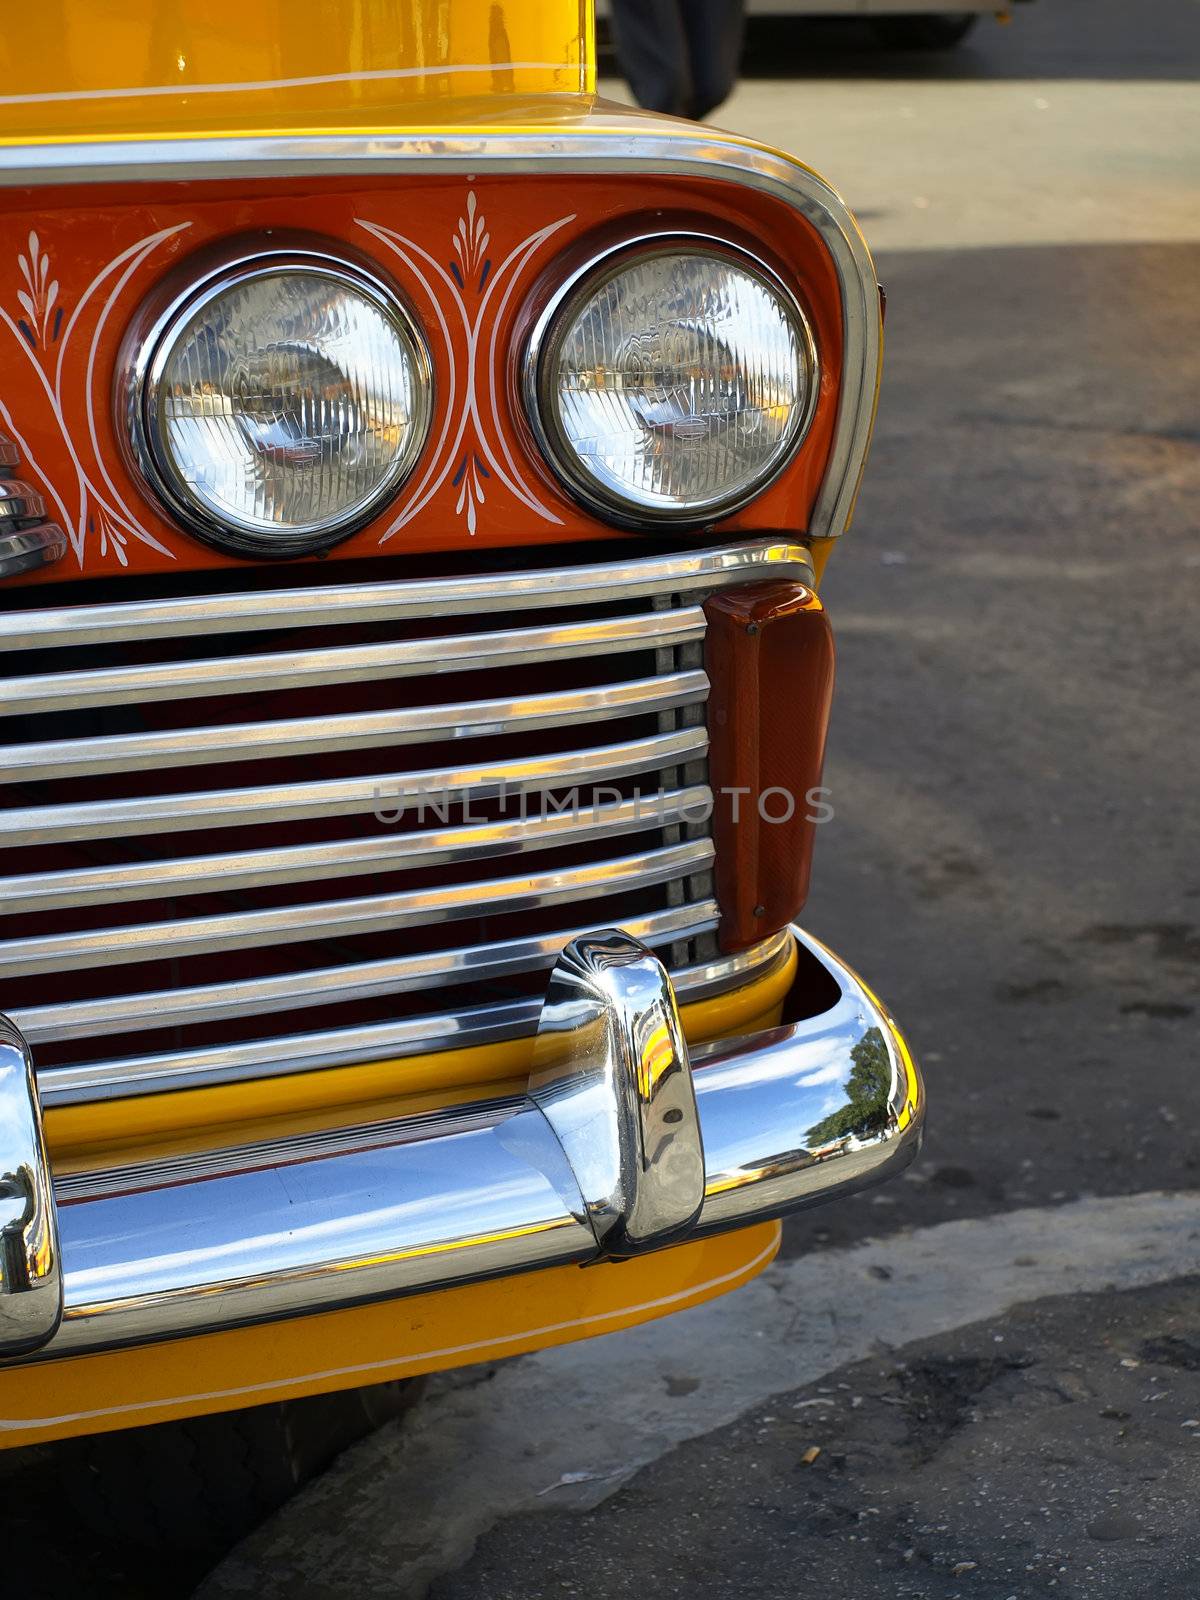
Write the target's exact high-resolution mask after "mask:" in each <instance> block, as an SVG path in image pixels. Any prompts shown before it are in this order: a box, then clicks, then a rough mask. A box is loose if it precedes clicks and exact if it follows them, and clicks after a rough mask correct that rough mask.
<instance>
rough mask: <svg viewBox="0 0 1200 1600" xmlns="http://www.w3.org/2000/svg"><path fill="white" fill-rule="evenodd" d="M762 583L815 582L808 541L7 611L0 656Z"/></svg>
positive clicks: (0, 629) (1, 623)
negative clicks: (468, 574)
mask: <svg viewBox="0 0 1200 1600" xmlns="http://www.w3.org/2000/svg"><path fill="white" fill-rule="evenodd" d="M765 578H772V579H774V578H778V579H790V580H792V581H794V582H797V583H809V584H811V583H812V581H813V567H812V558H811V556H810V555H809V553H808V551H807V550H806V549H805V548H804V546H803V545H800V544H795V543H794V542H792V541H790V540H788V539H785V538H767V539H754V540H749V541H747V542H746V543H745V544H734V545H717V546H715V547H711V548H708V549H700V550H683V551H679V552H677V553H675V554H672V555H658V554H654V553H653V552H649V551H648V552H647V553H646V554H645V555H637V556H631V557H627V558H625V559H623V560H619V561H602V562H598V563H591V564H589V565H587V566H579V567H551V568H544V567H536V568H528V567H526V568H522V569H521V570H520V571H518V572H488V573H484V574H482V575H481V576H478V577H466V578H403V579H400V580H399V581H398V582H393V583H350V582H347V583H345V584H340V585H339V584H332V585H328V586H326V587H323V588H316V589H271V590H257V591H252V592H249V593H242V594H214V595H191V596H188V595H181V596H178V597H175V598H172V599H170V600H131V601H128V602H117V603H116V604H111V605H83V606H61V607H53V608H50V609H47V610H38V611H19V612H8V613H5V614H4V615H0V650H33V649H40V648H47V647H50V646H53V645H83V644H110V643H118V642H121V643H123V642H125V641H126V640H135V639H136V640H142V639H167V638H184V637H187V636H190V635H193V634H205V633H224V632H229V633H256V632H267V631H270V630H272V629H277V628H288V629H291V628H326V627H343V626H345V625H346V624H349V623H357V622H382V621H390V620H400V621H406V622H408V621H418V620H420V619H422V618H426V617H442V616H479V615H487V614H489V613H491V612H501V613H510V612H514V611H535V610H536V611H540V610H545V609H548V608H550V607H555V608H560V607H564V606H591V605H607V604H611V603H613V602H619V601H627V600H635V599H638V598H640V597H642V596H646V595H656V594H681V595H688V594H694V593H695V592H696V591H698V590H700V591H706V590H709V589H714V588H718V589H719V588H725V587H727V586H729V585H731V584H736V583H758V582H761V581H762V580H763V579H765Z"/></svg>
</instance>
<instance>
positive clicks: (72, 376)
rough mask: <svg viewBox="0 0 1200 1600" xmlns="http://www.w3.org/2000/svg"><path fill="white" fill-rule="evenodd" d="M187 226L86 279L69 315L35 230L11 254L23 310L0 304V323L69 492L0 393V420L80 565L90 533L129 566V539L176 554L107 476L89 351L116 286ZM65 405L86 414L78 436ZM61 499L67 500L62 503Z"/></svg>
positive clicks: (141, 244) (146, 242)
mask: <svg viewBox="0 0 1200 1600" xmlns="http://www.w3.org/2000/svg"><path fill="white" fill-rule="evenodd" d="M190 226H191V224H190V223H188V222H181V223H177V224H176V225H175V226H174V227H171V228H162V229H160V230H159V231H158V232H157V233H152V234H149V235H147V237H146V238H144V239H139V240H138V241H137V243H136V244H132V245H130V246H129V248H128V249H127V250H123V251H122V252H121V253H120V255H118V256H114V257H113V259H112V260H111V261H109V262H107V263H106V264H105V265H104V266H103V267H102V268H101V270H100V271H99V272H98V273H97V274H96V275H95V277H94V278H93V279H92V281H91V282H90V283H89V284H88V285H87V287H86V288H85V289H84V291H83V293H82V294H81V295H80V296H79V298H78V300H77V301H76V302H75V305H74V308H73V310H72V311H71V312H70V314H69V315H66V306H65V304H64V301H63V299H62V298H61V297H60V292H59V279H58V278H57V277H54V278H51V276H50V255H49V252H48V251H47V250H46V249H45V248H44V247H43V245H42V242H41V241H40V240H39V238H38V236H37V234H36V233H33V232H31V233H30V235H29V238H28V241H27V247H26V249H24V250H21V251H19V252H18V256H17V266H18V268H19V270H20V273H21V278H22V280H23V281H24V283H25V285H26V287H25V288H24V289H18V291H17V302H18V304H19V306H20V309H21V311H22V312H23V313H24V315H22V316H16V317H14V316H13V315H12V314H11V313H10V312H9V310H8V309H7V308H6V307H4V306H0V326H3V327H5V328H7V329H8V331H9V333H10V334H11V335H12V337H13V341H14V342H15V344H16V345H17V347H18V349H20V350H21V351H22V353H23V355H24V357H25V359H26V360H27V361H28V362H29V363H30V365H31V367H32V369H33V372H34V374H35V375H36V378H37V383H36V385H35V387H34V394H35V395H38V394H40V396H41V401H42V403H43V404H44V405H46V406H47V407H48V408H49V410H50V413H51V415H52V416H53V419H54V423H55V426H56V428H57V431H58V434H59V436H60V438H61V439H62V443H63V448H64V449H65V451H66V453H67V456H68V458H69V459H70V462H71V465H72V467H73V468H74V471H75V493H74V495H70V496H67V497H64V494H63V493H62V492H61V491H60V488H59V486H58V485H56V484H55V483H54V481H53V480H52V479H51V478H50V476H49V475H48V474H47V473H46V472H45V471H44V470H43V468H42V466H41V465H40V464H39V462H38V459H37V455H36V454H35V452H34V451H33V450H32V449H31V448H30V446H29V444H28V442H27V440H26V439H25V438H24V437H23V436H22V433H21V431H20V420H21V419H19V418H17V417H14V416H13V415H12V413H11V411H10V409H9V407H8V406H7V405H6V404H5V402H4V400H3V399H0V418H2V419H3V423H4V426H5V429H6V430H7V431H8V433H9V434H10V435H11V437H12V438H13V440H14V442H15V443H16V445H17V448H18V449H19V450H20V452H21V464H22V471H23V472H25V473H26V474H27V475H30V476H32V477H34V478H36V479H37V481H38V483H39V484H40V485H41V486H42V488H43V489H44V490H45V493H46V497H47V499H48V500H49V501H50V503H51V504H52V505H53V506H54V508H55V510H56V512H57V513H58V517H59V518H60V519H61V524H62V527H63V529H64V531H65V532H66V534H67V536H68V538H69V539H70V541H71V548H72V550H73V551H74V552H75V559H76V561H77V562H78V563H79V566H80V567H81V568H82V567H83V565H84V558H85V554H86V550H87V545H88V541H89V540H90V539H98V541H99V545H100V553H101V555H106V554H107V553H108V551H109V550H110V549H111V550H112V552H113V554H114V555H115V556H116V558H117V560H118V561H119V562H120V564H121V565H122V566H123V567H124V566H128V564H129V555H128V540H129V538H130V537H132V538H134V539H138V540H140V541H141V542H142V543H143V544H145V545H148V546H149V547H150V548H151V549H152V550H157V551H158V552H159V553H160V554H161V555H165V556H168V557H171V558H172V559H174V556H175V552H174V551H173V550H170V549H169V548H168V547H167V546H166V545H164V544H163V543H162V542H161V541H160V540H159V539H157V538H156V537H155V536H154V534H152V533H151V532H150V530H149V529H148V528H147V527H146V526H145V524H144V523H143V522H142V521H141V520H140V518H139V517H138V516H137V514H136V513H135V512H134V511H132V510H131V509H130V507H129V505H128V503H127V502H126V500H125V498H124V496H123V495H122V493H121V490H120V489H119V488H118V486H117V484H116V482H115V481H114V479H113V476H112V473H111V471H110V470H109V467H108V464H107V462H106V461H105V458H104V451H103V449H102V448H101V445H100V440H99V435H98V430H97V426H96V412H95V403H94V390H95V379H96V353H97V350H98V348H99V345H100V341H101V339H102V337H103V335H104V331H105V328H106V326H107V324H108V319H109V316H110V315H111V313H112V309H113V307H114V305H115V304H116V302H117V299H118V297H119V296H120V294H121V292H122V290H123V289H124V288H125V286H126V284H128V282H129V281H130V279H131V278H132V277H133V276H134V274H135V273H136V272H137V271H138V269H139V268H140V267H141V265H142V263H143V262H144V261H145V260H146V259H147V258H148V257H149V256H150V255H151V254H152V253H153V252H154V251H155V250H157V249H158V248H159V246H160V245H161V244H163V243H164V242H165V241H166V240H167V239H170V238H172V237H174V235H175V234H177V233H182V232H183V231H184V230H185V229H186V228H189V227H190ZM106 288H107V289H108V294H107V297H106V298H105V301H104V304H103V305H102V307H101V309H100V314H99V316H98V318H97V320H96V324H95V326H94V327H93V329H92V332H91V337H90V339H89V340H88V342H87V343H86V344H84V343H82V342H81V340H78V339H76V337H75V335H76V333H77V331H78V329H79V325H80V318H81V316H82V315H83V313H84V311H85V310H86V309H87V307H88V306H89V305H90V304H91V302H92V300H93V299H94V298H95V296H97V295H98V294H99V293H100V292H101V291H102V290H103V289H106ZM68 410H70V411H71V412H72V413H73V414H74V415H75V416H79V415H80V414H82V415H83V416H84V418H85V419H86V423H87V427H86V436H85V437H84V438H80V437H79V436H78V434H77V432H76V431H74V430H73V429H72V428H71V427H70V425H69V423H68V420H67V413H68ZM68 499H70V500H71V501H72V502H73V503H72V504H70V505H68Z"/></svg>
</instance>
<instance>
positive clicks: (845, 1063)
mask: <svg viewBox="0 0 1200 1600" xmlns="http://www.w3.org/2000/svg"><path fill="white" fill-rule="evenodd" d="M794 933H795V937H796V941H797V944H798V946H799V950H798V956H799V968H798V972H797V977H796V981H795V984H794V987H793V990H792V994H791V996H790V997H789V1003H788V1005H787V1007H785V1013H784V1014H785V1017H786V1016H788V1015H796V1016H800V1017H802V1018H803V1020H797V1021H790V1022H788V1021H785V1023H784V1024H783V1025H782V1026H780V1027H778V1028H772V1029H769V1030H767V1031H766V1032H763V1033H758V1034H754V1035H750V1036H747V1037H744V1038H740V1039H733V1040H724V1041H721V1042H720V1043H718V1044H715V1045H709V1046H706V1047H702V1048H700V1049H693V1050H692V1051H691V1052H690V1055H689V1051H688V1048H687V1046H686V1044H685V1043H684V1040H683V1034H682V1030H681V1028H680V1025H679V1016H678V1012H677V1009H676V1003H675V997H674V994H673V992H672V988H671V983H670V979H669V978H668V976H667V973H666V971H665V970H664V968H663V967H662V965H661V963H660V962H659V961H658V960H657V958H656V957H655V956H653V955H652V954H651V953H650V952H649V951H648V950H646V949H645V948H644V947H643V946H641V945H640V944H638V943H637V942H636V941H634V940H632V939H630V938H629V937H628V936H627V935H625V934H623V933H620V932H618V931H609V932H606V933H600V934H596V935H593V936H590V937H588V938H585V939H577V940H575V941H573V942H572V943H571V944H570V945H568V946H567V948H566V950H565V951H564V952H563V955H562V957H561V958H560V960H559V963H558V965H557V967H556V968H555V970H554V973H553V975H552V977H551V981H550V986H549V989H548V992H547V997H546V1003H545V1006H544V1008H543V1013H542V1024H541V1028H540V1030H539V1034H538V1039H537V1044H536V1048H535V1055H534V1067H533V1072H532V1075H531V1078H530V1086H529V1093H528V1094H527V1095H525V1096H521V1097H519V1098H514V1099H505V1100H490V1101H481V1102H479V1103H477V1104H472V1105H465V1106H455V1107H453V1108H449V1109H447V1110H445V1111H442V1112H436V1113H431V1114H428V1115H424V1116H418V1117H412V1118H407V1119H404V1120H401V1121H393V1122H386V1123H376V1124H373V1125H371V1126H366V1127H356V1128H350V1129H339V1130H337V1131H335V1132H328V1133H319V1134H310V1135H305V1136H302V1137H297V1138H292V1139H286V1140H280V1141H276V1142H272V1143H264V1144H257V1145H243V1146H240V1147H238V1148H236V1149H227V1150H219V1151H211V1152H206V1153H203V1154H199V1155H192V1156H187V1157H180V1158H177V1159H174V1160H167V1161H159V1162H154V1163H146V1164H142V1165H138V1166H128V1167H123V1168H120V1169H109V1170H107V1171H104V1172H97V1173H91V1174H81V1175H72V1176H65V1177H60V1178H59V1179H57V1180H55V1181H54V1182H53V1183H52V1182H51V1176H50V1172H49V1168H48V1164H47V1160H46V1155H45V1148H44V1144H43V1141H42V1134H41V1113H40V1108H39V1105H38V1099H37V1090H36V1084H35V1081H34V1077H33V1073H32V1069H31V1066H30V1062H29V1052H28V1049H27V1048H26V1046H25V1045H24V1041H23V1040H22V1039H21V1037H20V1035H19V1034H18V1033H17V1032H16V1030H15V1029H14V1028H13V1027H12V1025H11V1024H9V1023H7V1022H4V1019H0V1022H3V1026H2V1027H0V1356H6V1357H8V1358H10V1359H21V1358H25V1359H28V1358H30V1357H31V1356H38V1357H57V1356H61V1355H71V1354H75V1353H77V1352H79V1351H82V1350H89V1349H97V1348H111V1347H113V1346H122V1345H129V1344H136V1343H139V1342H141V1341H144V1340H149V1339H163V1338H173V1337H178V1336H181V1335H185V1334H194V1333H202V1332H210V1331H213V1330H215V1329H220V1328H225V1327H230V1326H234V1325H237V1324H242V1323H249V1322H260V1321H266V1320H270V1319H273V1318H277V1317H284V1316H295V1315H298V1314H303V1313H306V1312H319V1311H327V1310H332V1309H335V1308H337V1307H342V1306H347V1305H352V1304H355V1303H357V1302H362V1301H367V1300H375V1299H383V1298H387V1297H390V1296H395V1295H401V1294H407V1293H412V1292H414V1291H416V1290H429V1289H439V1288H446V1287H449V1286H451V1285H453V1284H459V1283H463V1282H467V1281H470V1280H472V1279H479V1278H486V1277H494V1276H498V1275H502V1274H506V1273H514V1272H520V1271H525V1270H528V1269H531V1268H537V1267H547V1266H552V1265H558V1264H562V1263H564V1262H572V1261H575V1262H588V1261H594V1260H599V1259H605V1258H619V1257H625V1256H630V1255H633V1254H638V1253H641V1252H643V1251H647V1250H653V1249H659V1248H662V1247H663V1246H665V1245H669V1244H673V1243H677V1242H679V1241H681V1240H684V1239H688V1238H693V1237H696V1236H699V1235H702V1234H705V1233H712V1232H716V1231H719V1230H722V1229H728V1228H736V1227H740V1226H743V1225H745V1224H747V1223H750V1222H754V1221H757V1220H760V1219H762V1218H767V1217H777V1216H781V1215H783V1214H784V1213H785V1212H788V1211H792V1210H795V1209H797V1208H799V1207H801V1206H808V1205H814V1204H818V1203H820V1202H822V1201H826V1200H831V1199H835V1198H837V1197H838V1196H840V1195H844V1194H849V1193H851V1192H853V1191H854V1190H857V1189H861V1188H864V1187H866V1186H867V1185H869V1184H873V1183H877V1182H879V1181H880V1180H881V1179H883V1178H886V1177H889V1176H891V1175H892V1174H894V1173H896V1172H899V1171H900V1170H901V1169H902V1168H904V1167H905V1166H907V1165H908V1163H909V1162H910V1161H911V1160H912V1158H913V1156H914V1155H915V1154H916V1152H917V1149H918V1147H919V1144H920V1138H921V1126H922V1122H923V1118H924V1094H923V1090H922V1087H921V1081H920V1077H919V1074H918V1072H917V1070H916V1067H915V1066H914V1064H913V1062H912V1058H911V1056H910V1055H909V1052H908V1049H907V1047H906V1045H905V1043H904V1040H903V1038H902V1037H901V1035H900V1033H899V1032H898V1030H897V1029H896V1027H895V1024H894V1023H893V1022H892V1020H891V1018H890V1017H889V1016H888V1014H887V1012H886V1011H885V1010H884V1009H883V1008H882V1007H881V1005H880V1004H879V1002H878V1001H877V1000H876V999H875V997H874V996H873V995H872V994H871V993H870V991H869V990H867V989H866V988H865V987H864V986H863V984H862V983H861V982H860V981H859V980H858V978H856V977H855V975H854V974H853V973H852V972H851V971H850V970H849V968H847V967H845V966H843V964H842V963H841V962H840V961H839V960H838V959H837V958H836V957H835V956H833V955H832V954H831V953H830V952H829V951H828V950H826V949H825V947H824V946H823V945H822V944H820V943H819V942H818V941H817V940H815V939H813V938H812V937H810V936H809V935H808V934H806V933H803V932H802V931H801V930H800V929H795V930H794ZM818 1008H819V1009H818ZM814 1010H815V1013H816V1014H813V1013H814Z"/></svg>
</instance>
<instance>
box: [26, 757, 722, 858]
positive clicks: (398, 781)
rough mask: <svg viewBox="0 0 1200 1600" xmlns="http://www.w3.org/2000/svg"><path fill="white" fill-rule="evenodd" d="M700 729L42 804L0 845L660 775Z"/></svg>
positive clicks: (291, 817)
mask: <svg viewBox="0 0 1200 1600" xmlns="http://www.w3.org/2000/svg"><path fill="white" fill-rule="evenodd" d="M707 748H708V735H707V733H706V732H705V730H704V729H703V728H686V729H683V730H681V731H679V732H677V733H665V734H658V735H655V736H653V737H651V738H648V739H631V740H628V741H626V742H625V743H623V744H614V745H602V746H600V747H598V748H596V749H591V750H571V751H565V752H561V753H558V754H555V755H547V756H527V757H524V758H522V757H519V756H514V757H511V758H509V759H508V760H505V761H495V762H491V763H489V764H488V765H486V766H470V767H440V768H436V769H430V770H426V771H423V772H392V773H380V774H378V775H374V776H371V777H366V778H335V779H332V780H330V781H328V782H325V783H290V784H277V785H274V786H271V787H267V788H261V789H223V790H211V791H206V792H202V793H198V794H168V795H152V796H148V797H146V798H145V799H142V798H139V799H136V800H100V801H89V802H86V803H83V804H81V805H58V806H41V807H36V808H30V809H28V810H14V811H9V812H6V813H2V814H0V847H8V846H10V845H32V844H51V843H55V842H62V841H67V842H70V841H72V840H78V839H99V838H107V839H112V838H119V837H121V836H123V835H129V834H139V835H140V834H147V833H162V832H164V831H166V830H171V831H175V830H183V829H193V828H222V827H228V826H230V825H232V824H234V823H245V824H254V823H262V822H286V821H296V820H300V819H303V818H308V817H318V816H352V815H355V814H356V813H357V814H361V813H363V812H367V811H375V810H379V809H382V810H389V811H390V810H392V809H395V808H398V807H401V806H406V805H412V804H414V803H416V802H419V801H421V800H424V801H425V803H426V804H429V803H430V801H431V799H436V798H437V797H438V796H440V795H445V794H447V793H448V792H451V791H453V792H454V793H457V794H459V795H460V796H461V795H462V794H465V793H466V792H468V791H469V793H470V796H471V798H472V799H474V800H485V799H489V798H495V797H496V796H501V795H505V794H517V793H520V792H522V791H545V790H552V789H559V788H566V787H570V786H572V785H574V784H577V783H591V782H600V781H602V780H603V779H606V778H618V777H626V776H629V775H630V774H632V773H638V772H648V771H658V770H661V769H663V768H664V767H670V766H673V765H675V764H676V763H677V762H680V761H687V760H690V759H692V758H695V757H700V756H703V755H704V753H705V751H706V750H707Z"/></svg>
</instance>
